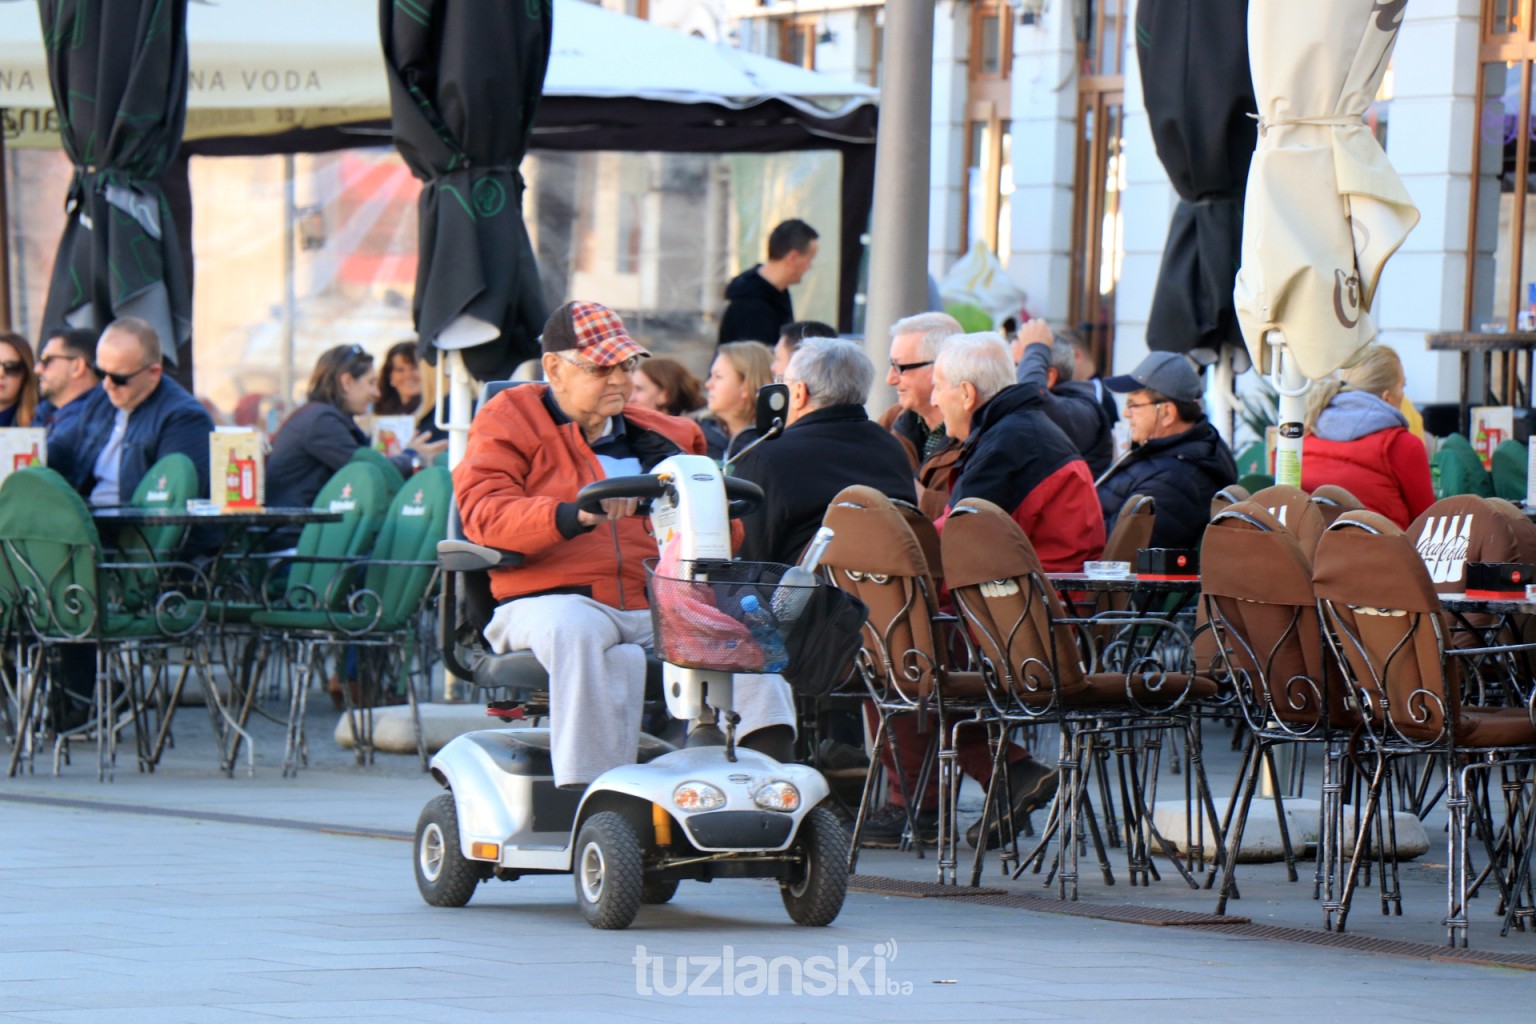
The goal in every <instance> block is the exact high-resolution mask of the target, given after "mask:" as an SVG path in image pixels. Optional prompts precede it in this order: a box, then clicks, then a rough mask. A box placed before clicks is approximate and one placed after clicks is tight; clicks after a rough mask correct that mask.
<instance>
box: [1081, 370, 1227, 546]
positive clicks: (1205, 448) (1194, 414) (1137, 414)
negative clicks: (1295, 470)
mask: <svg viewBox="0 0 1536 1024" xmlns="http://www.w3.org/2000/svg"><path fill="white" fill-rule="evenodd" d="M1104 386H1105V387H1107V388H1109V390H1111V391H1114V392H1118V393H1119V394H1123V395H1126V396H1127V397H1126V400H1125V421H1126V423H1127V424H1128V425H1129V426H1130V429H1131V450H1130V451H1128V452H1126V453H1125V455H1124V456H1122V457H1121V458H1120V459H1119V460H1118V461H1117V462H1116V463H1115V464H1114V465H1113V466H1110V467H1109V469H1108V470H1107V471H1106V472H1105V473H1104V475H1103V476H1101V477H1099V479H1098V484H1097V486H1098V491H1099V504H1100V506H1101V507H1102V508H1103V510H1104V522H1105V529H1108V530H1113V529H1114V528H1115V517H1116V516H1117V515H1118V514H1119V512H1120V507H1121V506H1122V505H1124V504H1125V500H1126V499H1127V498H1129V497H1130V496H1131V495H1133V494H1146V495H1150V496H1151V498H1152V500H1153V501H1154V502H1155V503H1156V518H1155V519H1154V520H1153V525H1152V543H1151V546H1152V547H1155V548H1195V547H1199V546H1200V537H1201V535H1202V534H1203V533H1204V532H1205V524H1206V521H1207V520H1208V519H1209V518H1210V508H1211V497H1212V496H1213V495H1214V494H1215V493H1216V492H1217V491H1219V490H1221V488H1223V487H1225V486H1227V485H1228V484H1231V483H1236V482H1237V462H1236V460H1234V459H1233V458H1232V449H1230V448H1228V447H1227V442H1225V441H1223V440H1222V439H1221V435H1220V434H1218V433H1217V432H1216V428H1215V427H1213V426H1212V425H1211V422H1210V420H1208V419H1206V418H1205V410H1204V408H1202V406H1201V397H1202V395H1203V393H1204V388H1203V387H1202V386H1201V384H1200V375H1199V374H1198V373H1196V372H1195V368H1194V365H1193V364H1192V363H1190V361H1189V359H1188V358H1186V357H1185V356H1181V355H1179V354H1178V353H1176V352H1153V353H1152V354H1151V355H1149V356H1147V358H1145V359H1143V360H1142V361H1141V363H1140V364H1139V365H1138V366H1137V367H1136V369H1134V370H1132V371H1131V372H1130V373H1127V374H1122V375H1121V376H1119V377H1107V378H1105V380H1104Z"/></svg>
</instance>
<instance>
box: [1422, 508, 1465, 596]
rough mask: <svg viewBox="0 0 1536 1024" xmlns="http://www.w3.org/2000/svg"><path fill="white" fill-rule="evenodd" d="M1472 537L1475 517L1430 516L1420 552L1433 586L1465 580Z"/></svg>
mask: <svg viewBox="0 0 1536 1024" xmlns="http://www.w3.org/2000/svg"><path fill="white" fill-rule="evenodd" d="M1471 536H1472V515H1471V514H1470V513H1468V514H1467V515H1454V516H1430V517H1429V518H1428V519H1426V520H1424V529H1423V531H1421V532H1420V533H1419V542H1418V552H1419V557H1420V558H1422V559H1424V567H1425V568H1426V569H1428V570H1429V579H1430V582H1431V583H1451V582H1454V581H1456V580H1459V579H1461V578H1462V576H1463V575H1464V574H1465V572H1466V565H1467V542H1468V540H1469V539H1470V538H1471Z"/></svg>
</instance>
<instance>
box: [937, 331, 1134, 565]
mask: <svg viewBox="0 0 1536 1024" xmlns="http://www.w3.org/2000/svg"><path fill="white" fill-rule="evenodd" d="M933 401H934V404H935V405H937V406H938V407H939V409H940V410H941V411H942V412H943V414H944V427H945V429H946V430H947V431H948V432H949V435H950V436H951V437H953V438H956V439H957V440H959V441H960V442H961V449H960V462H959V463H958V465H957V468H956V470H955V472H954V475H953V476H952V477H951V487H950V498H949V507H950V508H954V507H955V503H956V502H959V501H960V500H962V499H964V498H985V499H986V500H987V501H990V502H992V503H993V504H995V505H998V506H999V507H1001V508H1002V509H1004V510H1005V511H1006V512H1008V514H1009V515H1011V516H1013V519H1014V521H1015V522H1017V523H1018V524H1019V525H1020V526H1022V527H1023V528H1024V532H1025V533H1026V534H1027V535H1028V536H1029V539H1030V542H1031V543H1032V544H1033V545H1034V546H1035V553H1036V554H1037V555H1039V556H1040V564H1041V565H1042V566H1043V567H1044V568H1045V570H1046V571H1047V572H1081V571H1082V568H1083V562H1084V561H1085V560H1088V559H1094V558H1098V557H1099V555H1100V554H1101V553H1103V551H1104V517H1103V515H1102V513H1101V512H1100V511H1099V497H1098V494H1097V492H1095V491H1094V489H1093V476H1092V474H1091V473H1090V472H1089V470H1088V464H1087V463H1086V462H1084V461H1083V457H1082V456H1081V455H1079V454H1078V453H1077V449H1076V448H1075V447H1074V446H1073V444H1072V442H1071V441H1069V440H1067V436H1066V435H1065V434H1063V433H1062V432H1061V428H1060V427H1058V426H1057V425H1056V424H1055V423H1053V422H1051V418H1050V417H1049V416H1047V415H1046V413H1045V408H1044V406H1043V405H1042V404H1041V401H1040V397H1039V395H1038V394H1036V393H1035V392H1034V390H1033V389H1031V388H1028V387H1024V386H1020V385H1017V384H1015V383H1014V365H1013V360H1012V358H1011V357H1010V355H1009V352H1008V343H1007V342H1006V341H1004V340H1003V337H1002V335H1000V334H997V333H995V332H992V331H985V332H982V333H979V334H958V335H955V336H954V337H952V338H949V339H948V340H946V341H945V342H944V344H943V345H942V346H941V347H940V348H939V355H938V358H937V360H936V361H935V362H934V365H933ZM939 524H940V527H941V528H942V526H943V520H942V519H941V520H940V521H939Z"/></svg>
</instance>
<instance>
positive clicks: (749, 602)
mask: <svg viewBox="0 0 1536 1024" xmlns="http://www.w3.org/2000/svg"><path fill="white" fill-rule="evenodd" d="M741 619H742V621H743V622H745V623H746V625H747V630H748V631H749V632H750V633H751V634H752V639H753V640H755V641H757V646H758V647H760V648H762V651H763V671H764V672H782V671H783V670H784V666H785V665H788V664H789V652H788V651H786V650H785V649H784V641H783V640H782V639H780V637H779V631H778V629H777V628H775V626H774V624H773V616H771V615H769V614H768V613H767V612H766V611H764V610H763V606H762V603H761V602H759V601H758V599H757V595H756V594H746V595H743V597H742V599H741Z"/></svg>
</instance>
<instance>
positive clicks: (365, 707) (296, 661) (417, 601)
mask: <svg viewBox="0 0 1536 1024" xmlns="http://www.w3.org/2000/svg"><path fill="white" fill-rule="evenodd" d="M452 504H453V481H452V479H451V478H450V477H449V475H448V471H447V470H446V469H442V468H439V467H432V468H428V469H424V470H422V471H421V472H419V473H416V474H415V475H414V476H412V477H411V479H410V480H408V481H407V482H406V485H405V486H404V487H402V488H401V489H400V491H399V492H398V493H397V494H396V495H395V497H394V499H393V500H392V501H391V502H390V504H389V508H388V509H387V510H386V512H385V515H384V522H383V525H382V526H381V527H380V529H379V533H378V537H377V539H376V540H375V542H374V546H373V552H372V554H371V555H370V556H369V557H367V558H359V559H356V560H353V561H350V562H345V563H343V564H342V565H341V567H340V568H339V569H337V570H336V571H335V572H334V573H333V574H331V575H329V577H328V578H327V580H326V582H325V585H324V587H325V589H324V593H322V594H321V595H320V597H319V600H318V601H316V603H315V604H314V605H313V606H312V607H308V608H287V609H275V610H266V611H259V612H257V613H255V614H254V615H252V616H251V624H252V625H253V626H255V627H256V628H257V629H259V630H262V631H271V632H273V633H275V634H276V635H277V636H278V642H279V644H280V646H281V648H282V650H283V652H284V653H283V657H282V659H281V660H280V664H279V667H280V669H281V671H282V672H283V675H284V677H285V679H286V680H287V682H288V693H289V712H288V733H287V742H286V745H285V749H284V752H283V774H284V775H292V774H296V773H297V771H298V766H299V763H300V762H307V760H308V742H307V738H306V737H305V734H304V713H305V708H306V706H307V702H308V693H309V686H310V683H311V682H312V681H319V682H320V683H321V684H322V685H323V683H324V681H325V680H326V679H327V678H328V672H327V656H332V657H335V656H339V655H340V652H341V651H343V650H344V649H346V648H348V647H355V648H357V649H358V651H359V671H360V678H359V680H358V688H357V692H356V694H355V695H354V693H353V692H352V690H351V688H350V687H345V686H344V687H343V688H342V692H343V694H344V698H345V714H346V721H347V725H348V727H349V729H350V730H351V734H352V742H353V745H354V749H355V750H356V753H357V761H358V763H359V764H368V763H372V761H373V754H374V751H373V711H374V706H375V704H376V703H377V702H378V700H379V699H380V697H382V696H383V695H384V694H385V693H395V694H398V693H399V691H400V690H402V689H403V690H404V696H405V699H406V701H407V703H408V704H409V705H410V709H411V720H412V724H413V726H414V728H415V731H416V738H417V754H418V756H419V757H420V758H421V760H422V764H423V767H425V765H426V752H425V748H424V746H423V744H424V742H425V741H424V737H423V736H422V733H421V719H420V712H419V709H418V707H417V695H416V687H415V686H414V685H412V684H411V672H412V665H413V663H414V662H415V661H416V659H417V658H418V657H420V655H421V653H422V650H423V640H422V638H421V635H420V633H421V630H422V628H423V622H425V621H427V619H426V616H425V614H424V613H425V611H426V608H427V603H428V599H429V597H430V595H431V594H432V591H433V588H432V584H433V582H434V580H435V578H436V573H437V566H438V561H437V545H438V542H439V541H441V540H443V539H444V538H445V537H446V536H447V526H448V516H449V510H450V508H451V506H452Z"/></svg>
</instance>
